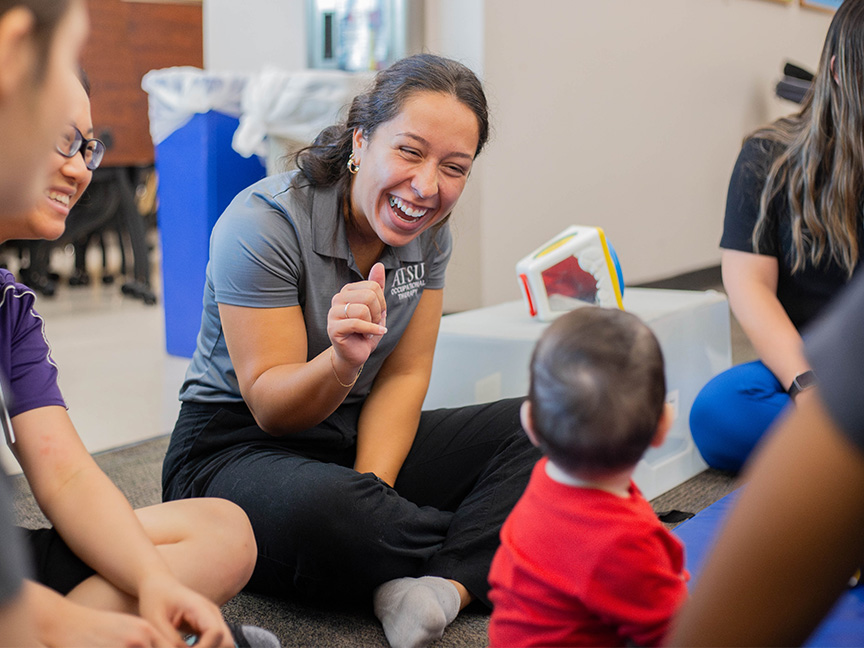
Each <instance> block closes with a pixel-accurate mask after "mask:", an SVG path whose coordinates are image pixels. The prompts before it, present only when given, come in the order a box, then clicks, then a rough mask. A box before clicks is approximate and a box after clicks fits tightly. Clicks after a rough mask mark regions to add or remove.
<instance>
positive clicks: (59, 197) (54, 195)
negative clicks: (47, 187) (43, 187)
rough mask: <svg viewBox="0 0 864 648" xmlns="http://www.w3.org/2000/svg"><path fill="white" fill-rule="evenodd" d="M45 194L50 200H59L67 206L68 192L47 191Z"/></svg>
mask: <svg viewBox="0 0 864 648" xmlns="http://www.w3.org/2000/svg"><path fill="white" fill-rule="evenodd" d="M46 195H47V196H48V198H50V199H51V200H54V201H56V202H59V203H60V204H61V205H65V206H66V207H68V206H69V195H68V194H64V193H59V192H57V191H48V192H47V194H46Z"/></svg>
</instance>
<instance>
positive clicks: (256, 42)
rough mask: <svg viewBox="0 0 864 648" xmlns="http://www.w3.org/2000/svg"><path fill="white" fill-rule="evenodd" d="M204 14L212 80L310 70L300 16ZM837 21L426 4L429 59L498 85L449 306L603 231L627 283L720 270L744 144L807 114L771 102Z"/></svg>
mask: <svg viewBox="0 0 864 648" xmlns="http://www.w3.org/2000/svg"><path fill="white" fill-rule="evenodd" d="M204 6H205V32H206V33H205V62H206V64H207V66H208V67H211V68H220V69H226V68H232V67H233V68H234V69H254V68H255V65H256V64H258V63H260V64H263V63H265V62H268V63H277V64H279V60H278V59H279V57H281V58H282V61H283V62H282V66H283V67H286V68H289V69H290V68H296V67H300V66H302V64H303V62H304V61H305V37H303V35H302V34H300V35H298V34H297V33H296V31H297V30H298V29H302V25H303V24H305V23H304V20H305V18H303V17H302V15H303V6H304V2H303V0H247V1H245V2H243V3H239V2H236V1H235V0H207V2H205V3H204ZM240 6H242V10H241V9H240ZM262 16H267V20H262V19H261V17H262ZM830 18H831V16H830V15H829V14H825V13H822V12H818V11H813V10H807V9H802V8H800V7H799V6H798V5H797V2H790V3H788V4H786V3H778V2H771V1H769V0H651V1H650V2H646V0H532V1H531V2H520V1H517V0H426V10H425V22H426V27H425V33H426V48H427V49H428V50H429V51H434V52H437V53H441V54H445V55H448V56H453V57H454V58H458V59H460V60H463V61H464V62H465V63H466V64H468V65H469V66H471V67H472V68H473V69H474V70H475V71H477V72H478V73H479V74H480V75H481V76H482V77H483V78H484V82H485V84H486V89H487V93H488V95H489V99H490V103H491V107H492V114H493V127H494V132H493V139H492V142H491V143H490V145H489V148H488V149H487V150H486V151H485V152H484V153H483V155H482V156H481V158H480V159H479V160H478V162H477V164H476V165H475V169H474V172H473V173H472V179H471V181H470V182H469V189H468V190H467V191H466V194H465V196H463V200H462V202H461V203H460V207H459V211H458V212H457V214H456V216H455V218H454V225H455V230H456V232H455V233H456V241H457V248H456V252H455V254H454V258H453V261H452V262H451V268H450V271H449V280H448V291H447V293H448V294H447V302H446V304H445V307H446V308H447V309H448V310H461V309H464V308H471V307H476V306H480V305H489V304H494V303H498V302H501V301H506V300H510V299H517V298H518V297H519V290H518V286H517V284H516V280H515V272H514V266H515V263H516V261H517V260H518V259H519V258H521V257H522V256H523V255H524V254H526V253H528V252H530V251H531V249H533V248H534V247H536V246H537V245H539V244H541V243H543V242H544V241H545V240H547V239H548V238H550V237H551V236H553V235H555V234H557V233H558V232H559V231H560V230H562V229H564V227H566V226H567V225H570V224H574V223H575V224H585V225H599V226H601V227H603V228H604V229H605V230H606V233H607V236H608V237H609V239H610V240H611V242H612V243H613V245H614V246H615V248H616V249H617V251H618V254H619V257H620V258H621V263H622V266H623V270H624V276H625V281H626V282H627V283H631V284H632V283H637V282H640V281H647V280H651V279H658V278H662V277H667V276H670V275H674V274H678V273H681V272H686V271H689V270H694V269H698V268H702V267H707V266H711V265H714V264H716V263H718V260H719V253H718V250H717V242H718V240H719V236H720V231H721V225H722V215H723V207H724V204H725V195H726V185H727V182H728V179H729V173H730V171H731V169H732V165H733V163H734V161H735V157H736V155H737V152H738V149H739V146H740V143H741V139H742V137H743V136H744V135H745V134H746V133H747V132H748V131H750V130H752V129H753V128H755V127H757V126H758V125H760V124H762V123H764V122H766V121H768V120H769V119H771V118H774V117H776V116H778V115H780V114H783V113H784V112H791V111H792V110H794V109H795V106H794V104H791V103H785V102H781V101H780V100H777V99H775V98H774V97H773V86H774V84H775V82H776V80H777V79H778V78H779V76H780V74H781V71H782V65H783V62H784V60H786V59H791V60H793V61H795V62H798V63H799V64H802V65H804V66H807V67H809V68H811V69H814V68H815V67H816V63H817V61H818V57H819V52H820V50H821V47H822V41H823V40H824V36H825V32H826V30H827V27H828V23H829V22H830ZM262 23H266V24H265V26H262ZM265 30H266V31H269V32H270V34H271V36H270V37H267V36H266V34H265ZM272 34H279V37H278V38H277V37H276V36H272Z"/></svg>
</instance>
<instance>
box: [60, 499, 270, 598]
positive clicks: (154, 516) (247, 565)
mask: <svg viewBox="0 0 864 648" xmlns="http://www.w3.org/2000/svg"><path fill="white" fill-rule="evenodd" d="M135 513H136V514H137V515H138V519H139V520H141V524H142V525H143V527H144V530H145V531H146V532H147V535H148V536H150V539H151V540H152V541H153V544H155V545H156V547H157V549H158V551H159V552H160V553H161V554H162V556H163V558H164V559H165V562H166V563H167V564H168V567H169V568H170V569H171V571H172V573H173V574H174V575H175V576H176V577H177V579H178V580H179V581H180V582H181V583H183V584H184V585H186V586H187V587H189V588H191V589H193V590H195V591H196V592H198V593H200V594H201V595H203V596H205V597H207V598H209V599H210V600H211V601H213V602H214V603H216V604H217V605H222V604H223V603H225V602H226V601H227V600H228V599H230V598H231V597H233V596H234V595H235V594H237V593H238V592H239V591H240V590H241V589H242V588H243V586H244V585H246V583H247V581H248V580H249V578H250V576H251V575H252V570H253V569H254V568H255V560H256V558H257V548H256V545H255V537H254V535H253V533H252V527H251V525H250V524H249V520H248V518H247V517H246V514H245V513H244V512H243V511H242V510H241V509H240V507H238V506H236V505H235V504H233V503H231V502H228V501H226V500H219V499H213V498H196V499H186V500H177V501H173V502H166V503H163V504H157V505H155V506H149V507H147V508H143V509H139V510H137V511H135ZM68 596H69V598H70V599H71V600H74V601H75V602H77V603H80V604H82V605H86V606H88V607H94V608H98V609H103V610H113V611H117V612H127V613H130V614H137V613H138V602H137V600H136V599H135V598H134V597H132V596H129V595H128V594H126V593H125V592H122V591H120V590H118V589H117V588H116V587H114V586H113V585H112V584H110V583H109V582H108V581H106V580H105V579H104V578H102V577H101V576H98V575H97V576H92V577H90V578H88V579H87V580H85V581H84V582H82V583H80V584H79V585H78V586H77V587H75V588H74V589H73V590H72V591H71V592H69V594H68Z"/></svg>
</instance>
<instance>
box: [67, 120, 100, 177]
mask: <svg viewBox="0 0 864 648" xmlns="http://www.w3.org/2000/svg"><path fill="white" fill-rule="evenodd" d="M57 152H58V153H59V154H60V155H62V156H63V157H67V158H73V157H75V154H76V153H81V157H83V158H84V164H85V165H86V166H87V168H88V169H90V170H91V171H94V170H96V168H98V167H99V164H101V162H102V157H103V156H104V155H105V144H103V143H102V140H98V139H95V138H94V139H87V138H86V137H84V136H83V135H82V134H81V131H79V130H78V129H77V128H75V127H74V126H72V125H71V124H70V125H69V126H67V127H66V130H64V131H63V134H62V135H60V138H59V139H58V140H57Z"/></svg>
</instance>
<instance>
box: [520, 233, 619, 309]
mask: <svg viewBox="0 0 864 648" xmlns="http://www.w3.org/2000/svg"><path fill="white" fill-rule="evenodd" d="M516 274H517V276H518V278H519V283H520V287H521V288H522V295H523V297H525V301H526V302H527V305H528V311H529V312H530V314H531V316H532V317H536V318H537V319H540V320H542V321H550V320H552V319H554V318H555V317H557V316H558V315H560V314H561V313H565V312H567V311H570V310H573V309H574V308H578V307H580V306H585V305H597V306H612V307H615V306H617V307H618V308H623V305H622V302H621V296H622V291H623V289H624V277H623V274H622V272H621V264H620V263H619V262H618V255H617V254H615V250H614V249H613V248H612V246H611V245H609V243H608V242H607V241H606V236H605V235H604V233H603V230H602V229H600V228H599V227H587V226H582V225H572V226H570V227H568V228H567V229H566V230H564V231H563V232H561V234H559V235H558V236H556V237H555V238H554V239H552V240H551V241H548V242H547V243H545V244H544V245H542V246H540V247H539V248H537V249H536V250H534V252H532V253H531V254H529V255H528V256H526V257H525V258H523V259H522V260H520V261H519V263H517V264H516Z"/></svg>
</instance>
